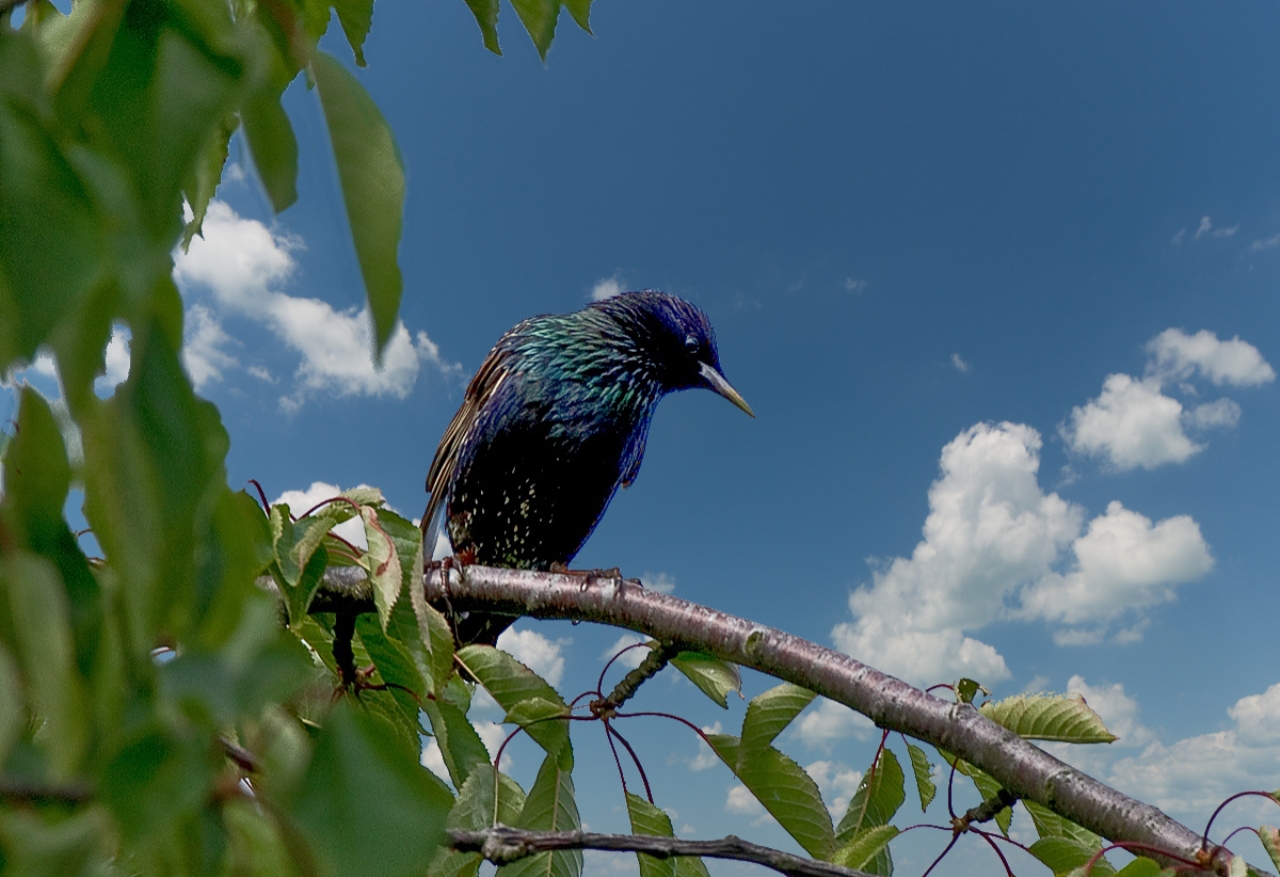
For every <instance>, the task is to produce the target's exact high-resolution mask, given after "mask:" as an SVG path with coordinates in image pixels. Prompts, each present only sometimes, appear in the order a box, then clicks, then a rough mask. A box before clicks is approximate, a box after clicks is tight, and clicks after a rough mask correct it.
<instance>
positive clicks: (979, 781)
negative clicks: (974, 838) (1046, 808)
mask: <svg viewBox="0 0 1280 877" xmlns="http://www.w3.org/2000/svg"><path fill="white" fill-rule="evenodd" d="M938 754H939V755H941V756H942V757H943V759H944V760H945V761H946V762H947V764H954V765H955V768H956V771H958V772H959V773H961V774H964V775H965V776H967V777H968V778H969V779H970V780H972V781H973V785H974V788H976V789H977V790H978V794H979V795H981V796H982V799H983V800H984V801H986V800H989V799H991V798H994V797H995V796H996V795H997V794H999V792H1000V788H1001V786H1000V784H999V783H998V782H996V779H995V777H993V776H991V774H989V773H987V772H986V771H984V770H982V769H981V768H978V767H974V766H973V765H972V764H970V763H969V762H967V761H965V760H964V759H957V758H956V757H955V756H954V755H952V754H951V753H949V752H944V751H943V750H941V749H939V750H938ZM995 821H996V825H997V826H999V828H1000V831H1001V832H1002V833H1003V834H1004V836H1005V837H1008V836H1009V826H1010V825H1012V824H1013V809H1012V808H1010V807H1005V808H1003V809H1001V810H1000V812H999V813H997V814H996V815H995Z"/></svg>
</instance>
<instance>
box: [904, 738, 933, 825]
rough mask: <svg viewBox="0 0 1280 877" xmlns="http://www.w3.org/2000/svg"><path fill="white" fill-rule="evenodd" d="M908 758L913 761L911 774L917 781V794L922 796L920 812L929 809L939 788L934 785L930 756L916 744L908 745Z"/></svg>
mask: <svg viewBox="0 0 1280 877" xmlns="http://www.w3.org/2000/svg"><path fill="white" fill-rule="evenodd" d="M907 756H908V757H909V758H910V759H911V772H912V773H913V774H914V775H915V779H916V794H918V795H919V796H920V812H922V813H923V812H924V811H926V810H928V809H929V804H930V803H931V802H932V801H933V796H934V795H936V794H937V793H938V787H937V786H936V785H934V783H933V765H931V764H929V756H927V755H925V753H924V750H923V749H921V748H920V747H919V746H917V745H915V744H914V743H908V744H907Z"/></svg>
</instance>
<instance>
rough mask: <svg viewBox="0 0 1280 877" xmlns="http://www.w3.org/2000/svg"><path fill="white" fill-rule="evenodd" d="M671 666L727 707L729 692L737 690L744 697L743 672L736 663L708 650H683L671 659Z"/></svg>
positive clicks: (708, 695) (704, 692)
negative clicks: (709, 653) (710, 653)
mask: <svg viewBox="0 0 1280 877" xmlns="http://www.w3.org/2000/svg"><path fill="white" fill-rule="evenodd" d="M671 666H673V667H675V668H676V669H677V670H679V671H680V672H681V673H683V674H684V675H685V677H686V678H687V679H688V680H689V681H690V682H692V683H693V684H694V685H696V686H698V690H699V691H701V692H702V693H703V694H705V695H706V696H707V697H709V698H711V699H712V700H714V701H715V702H716V703H718V704H720V706H722V707H724V708H725V709H728V708H729V701H728V696H729V692H731V691H733V692H736V693H737V695H738V697H742V674H741V673H739V672H738V667H737V665H736V664H730V663H729V662H728V661H722V660H720V659H719V658H717V657H716V656H715V655H708V654H707V653H706V652H681V653H680V654H678V655H676V656H675V657H674V658H672V659H671Z"/></svg>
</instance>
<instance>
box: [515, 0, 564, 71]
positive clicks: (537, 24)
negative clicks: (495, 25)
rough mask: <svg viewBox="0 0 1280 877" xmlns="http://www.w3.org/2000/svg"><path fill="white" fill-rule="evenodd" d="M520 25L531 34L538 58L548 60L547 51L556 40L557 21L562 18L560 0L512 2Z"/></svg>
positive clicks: (516, 0) (517, 0) (519, 0)
mask: <svg viewBox="0 0 1280 877" xmlns="http://www.w3.org/2000/svg"><path fill="white" fill-rule="evenodd" d="M511 5H512V6H513V7H515V10H516V15H518V16H520V23H521V24H523V25H524V29H525V30H526V31H528V32H529V39H531V40H533V45H534V46H535V47H536V48H537V50H538V57H539V58H541V59H542V60H543V61H545V60H547V50H548V49H550V48H551V42H552V40H554V39H555V38H556V20H557V19H558V18H559V17H560V0H511Z"/></svg>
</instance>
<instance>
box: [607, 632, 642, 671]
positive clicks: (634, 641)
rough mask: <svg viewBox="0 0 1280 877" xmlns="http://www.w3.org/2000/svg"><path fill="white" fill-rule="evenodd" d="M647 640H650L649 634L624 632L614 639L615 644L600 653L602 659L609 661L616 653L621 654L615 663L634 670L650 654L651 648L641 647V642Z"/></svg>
mask: <svg viewBox="0 0 1280 877" xmlns="http://www.w3.org/2000/svg"><path fill="white" fill-rule="evenodd" d="M646 642H649V637H647V636H641V635H640V634H638V633H624V634H622V636H620V637H618V638H617V640H615V641H614V643H613V645H611V646H609V648H607V649H605V650H604V651H603V652H601V653H600V660H602V661H608V660H611V659H612V658H613V656H614V655H619V658H618V660H617V661H614V665H615V666H622V667H626V668H627V669H628V670H634V669H635V668H636V667H639V666H640V664H641V663H643V662H644V659H645V658H647V657H648V656H649V649H646V648H641V647H640V643H646ZM632 646H635V648H631V647H632ZM623 649H627V651H625V652H624V651H623Z"/></svg>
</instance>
